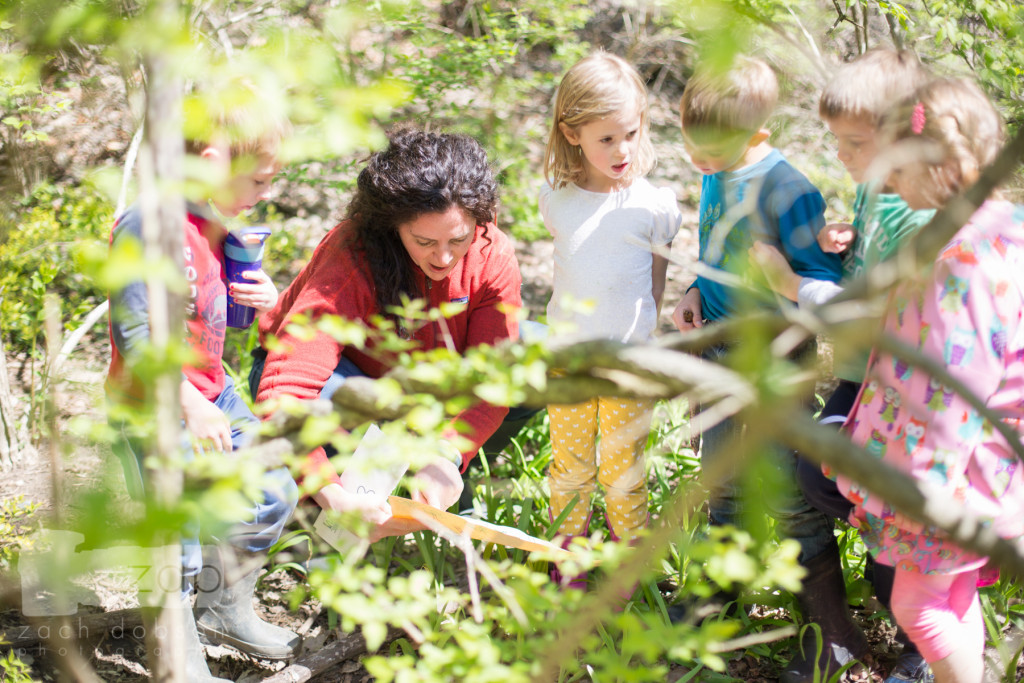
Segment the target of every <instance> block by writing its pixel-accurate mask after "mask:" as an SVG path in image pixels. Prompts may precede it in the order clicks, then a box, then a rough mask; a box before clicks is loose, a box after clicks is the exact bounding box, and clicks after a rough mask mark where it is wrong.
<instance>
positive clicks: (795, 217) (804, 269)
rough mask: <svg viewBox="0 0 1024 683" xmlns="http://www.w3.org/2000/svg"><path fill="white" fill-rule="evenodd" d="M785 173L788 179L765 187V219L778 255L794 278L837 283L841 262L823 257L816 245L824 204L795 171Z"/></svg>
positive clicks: (832, 255)
mask: <svg viewBox="0 0 1024 683" xmlns="http://www.w3.org/2000/svg"><path fill="white" fill-rule="evenodd" d="M779 166H780V167H781V166H782V164H780V165H779ZM789 170H790V172H791V175H790V176H789V177H783V178H781V180H780V182H777V183H770V182H769V183H766V188H767V189H768V192H769V195H768V197H767V202H766V204H767V214H768V219H769V220H770V221H772V222H774V223H775V226H774V227H775V228H776V229H777V231H778V232H777V234H778V237H779V242H780V244H781V247H782V253H783V254H785V255H786V259H787V260H788V261H789V264H790V266H792V268H793V272H794V273H796V274H797V275H800V276H802V277H805V278H810V279H812V280H824V281H826V282H839V279H840V278H841V277H842V274H843V265H842V259H840V257H839V255H838V254H826V253H825V252H824V251H822V250H821V246H819V245H818V233H819V232H820V231H821V229H822V228H823V227H825V200H824V199H823V198H822V196H821V193H820V192H818V189H817V188H816V187H814V185H812V184H811V183H810V181H809V180H807V179H806V178H805V177H803V176H802V175H801V174H800V173H799V172H798V171H796V170H795V169H792V168H790V169H789Z"/></svg>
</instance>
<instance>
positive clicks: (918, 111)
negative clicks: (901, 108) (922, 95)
mask: <svg viewBox="0 0 1024 683" xmlns="http://www.w3.org/2000/svg"><path fill="white" fill-rule="evenodd" d="M924 121H925V118H924V103H923V102H918V103H917V104H915V105H914V112H913V113H912V114H911V115H910V130H912V131H913V132H914V135H920V134H921V131H923V130H924Z"/></svg>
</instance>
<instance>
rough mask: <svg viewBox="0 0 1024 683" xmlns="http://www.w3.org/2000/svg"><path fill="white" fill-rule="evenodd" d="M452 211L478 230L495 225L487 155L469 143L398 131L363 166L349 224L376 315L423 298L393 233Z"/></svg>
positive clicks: (438, 135) (444, 135) (456, 137)
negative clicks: (426, 216)
mask: <svg viewBox="0 0 1024 683" xmlns="http://www.w3.org/2000/svg"><path fill="white" fill-rule="evenodd" d="M456 205H457V206H459V207H460V208H461V209H462V210H463V211H465V212H466V213H467V214H469V215H470V216H472V217H473V218H474V219H475V220H476V222H477V225H483V226H487V225H488V224H490V223H492V222H493V221H494V219H495V212H496V211H497V206H498V184H497V182H496V180H495V178H494V173H493V172H492V170H491V166H490V163H489V162H488V161H487V154H486V152H484V150H483V148H482V147H481V146H480V143H478V142H477V141H476V140H474V139H473V138H471V137H469V136H468V135H461V134H455V133H428V132H425V131H421V130H416V129H412V128H404V129H399V130H396V131H393V132H392V133H391V134H390V135H389V142H388V146H387V148H386V149H384V150H382V151H380V152H377V153H375V154H373V155H372V156H371V157H370V158H369V161H368V162H367V164H366V167H365V168H364V169H363V170H362V171H361V172H360V173H359V178H358V181H357V186H356V193H355V196H354V197H353V199H352V202H351V203H350V204H349V206H348V214H347V217H348V219H349V220H351V221H352V224H353V226H354V231H355V234H354V236H355V239H356V241H357V243H358V244H359V246H360V248H361V249H362V250H363V251H364V253H365V255H366V262H367V264H368V266H369V271H370V274H371V277H372V278H373V284H374V289H375V294H376V299H377V309H378V310H379V311H380V312H381V313H382V314H385V315H388V314H389V309H390V308H391V307H393V306H396V305H399V304H400V303H401V300H402V295H403V294H404V295H406V296H407V297H409V298H417V297H421V296H423V294H424V293H423V292H421V291H420V289H419V286H418V284H417V278H416V266H415V265H413V263H412V262H411V261H410V260H409V255H408V252H407V251H406V249H405V247H404V246H403V244H402V240H401V237H400V236H399V234H398V228H399V226H401V225H403V224H405V223H408V222H410V221H412V220H415V219H416V218H418V217H419V216H421V215H423V214H427V213H443V212H445V211H447V210H448V209H450V208H451V207H452V206H456ZM486 236H487V232H486V229H485V231H484V237H486Z"/></svg>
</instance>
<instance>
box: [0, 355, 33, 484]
mask: <svg viewBox="0 0 1024 683" xmlns="http://www.w3.org/2000/svg"><path fill="white" fill-rule="evenodd" d="M27 442H28V435H27V434H25V430H24V429H21V428H20V427H19V426H18V420H17V417H16V416H15V414H14V397H12V396H11V384H10V382H9V380H8V377H7V354H6V353H5V352H4V339H3V336H2V335H0V472H9V471H11V470H13V469H14V467H15V466H16V465H17V464H18V461H19V460H21V456H22V453H23V451H24V450H25V448H26V447H27V445H26V444H27Z"/></svg>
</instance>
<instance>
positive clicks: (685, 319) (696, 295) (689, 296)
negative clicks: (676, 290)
mask: <svg viewBox="0 0 1024 683" xmlns="http://www.w3.org/2000/svg"><path fill="white" fill-rule="evenodd" d="M672 322H674V323H675V324H676V327H678V328H679V331H680V332H689V331H690V330H695V329H697V328H700V327H704V314H703V311H702V310H701V306H700V290H699V289H697V288H696V287H690V289H689V290H688V291H687V292H686V294H683V299H682V301H680V302H679V304H678V305H676V310H674V311H672Z"/></svg>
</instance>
